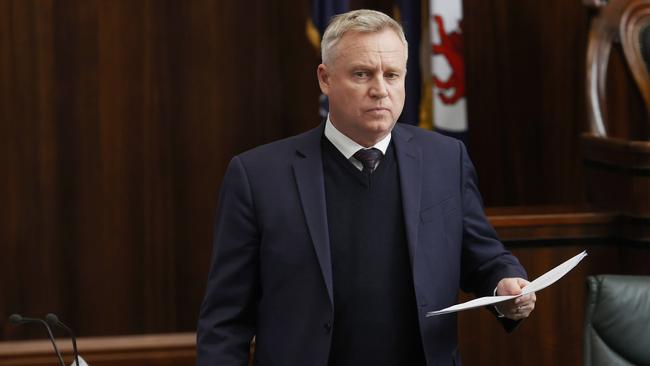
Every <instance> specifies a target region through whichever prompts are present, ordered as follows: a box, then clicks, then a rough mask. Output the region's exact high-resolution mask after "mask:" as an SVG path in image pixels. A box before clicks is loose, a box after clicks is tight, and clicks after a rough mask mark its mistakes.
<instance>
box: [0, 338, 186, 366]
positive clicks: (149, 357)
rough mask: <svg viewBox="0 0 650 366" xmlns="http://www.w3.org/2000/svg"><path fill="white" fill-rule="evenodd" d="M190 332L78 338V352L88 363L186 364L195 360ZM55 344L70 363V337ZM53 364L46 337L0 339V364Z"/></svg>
mask: <svg viewBox="0 0 650 366" xmlns="http://www.w3.org/2000/svg"><path fill="white" fill-rule="evenodd" d="M195 339H196V335H195V334H194V333H173V334H150V335H129V336H113V337H96V338H91V337H89V338H79V339H78V342H77V343H78V348H79V353H80V355H81V356H82V357H83V358H84V360H86V361H87V362H88V364H89V365H91V366H109V365H123V366H136V365H149V366H171V365H174V366H185V365H187V366H190V365H194V364H195V362H196V361H195V360H196V356H195V354H196V350H195V348H196V341H195ZM57 345H58V346H59V349H60V351H61V352H62V353H63V354H64V356H65V357H64V359H65V361H66V364H68V365H69V364H71V363H72V362H73V359H72V345H71V342H70V339H64V338H62V339H58V341H57ZM55 364H57V360H56V357H55V356H54V352H53V350H52V344H51V343H50V342H49V341H46V340H37V341H36V340H35V341H10V342H1V343H0V366H10V365H11V366H27V365H29V366H51V365H55Z"/></svg>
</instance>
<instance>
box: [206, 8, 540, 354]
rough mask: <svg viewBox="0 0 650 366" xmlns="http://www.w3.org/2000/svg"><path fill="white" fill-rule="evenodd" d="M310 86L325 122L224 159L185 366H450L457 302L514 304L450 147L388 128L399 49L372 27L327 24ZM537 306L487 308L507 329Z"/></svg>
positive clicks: (384, 29)
mask: <svg viewBox="0 0 650 366" xmlns="http://www.w3.org/2000/svg"><path fill="white" fill-rule="evenodd" d="M321 48H322V59H323V63H322V64H321V65H319V66H318V81H319V84H320V88H321V90H322V91H323V93H324V94H326V95H327V96H328V97H329V106H330V114H329V117H328V119H327V122H326V123H324V124H322V125H320V126H318V127H317V128H315V129H313V130H311V131H309V132H306V133H304V134H302V135H299V136H294V137H291V138H288V139H285V140H281V141H277V142H274V143H271V144H268V145H264V146H260V147H258V148H255V149H253V150H250V151H248V152H245V153H243V154H241V155H238V156H235V157H234V158H233V159H232V161H231V163H230V165H229V167H228V169H227V171H226V175H225V177H224V181H223V184H222V188H221V194H220V201H219V209H218V212H217V223H216V231H215V239H214V250H213V258H212V267H211V270H210V275H209V279H208V284H207V291H206V295H205V300H204V303H203V306H202V308H201V315H200V320H199V324H198V332H197V365H201V366H208V365H245V364H246V363H247V359H248V353H249V344H250V342H251V339H252V338H253V337H256V350H255V355H254V363H255V364H256V365H280V366H290V365H313V366H326V365H336V366H339V365H343V366H345V365H373V366H376V365H386V366H388V365H453V364H459V363H460V356H459V354H458V349H457V348H458V346H457V335H456V316H455V315H454V314H448V315H442V316H437V317H431V318H426V317H425V314H426V313H427V312H428V311H432V310H438V309H441V308H444V307H447V306H450V305H453V304H454V303H455V302H456V300H457V295H458V290H459V288H460V289H463V290H464V291H469V292H473V293H475V294H476V295H477V296H486V295H493V294H495V293H496V294H498V295H507V294H518V293H519V292H520V291H521V288H522V287H524V286H525V285H526V284H527V281H526V280H525V279H524V278H525V277H526V273H525V271H524V269H523V268H522V266H521V265H520V264H519V262H518V261H517V259H516V258H515V257H514V256H512V255H511V254H510V253H509V252H508V251H506V250H505V249H504V248H503V245H502V244H501V243H500V242H499V241H498V239H497V237H496V234H495V232H494V230H493V229H492V227H491V226H490V224H489V223H488V221H487V219H486V217H485V215H484V212H483V207H482V202H481V198H480V194H479V192H478V190H477V187H476V179H475V173H474V168H473V166H472V163H471V162H470V160H469V158H468V156H467V152H466V151H465V148H464V146H463V145H462V143H460V142H459V141H457V140H454V139H451V138H448V137H444V136H442V135H439V134H437V133H434V132H431V131H425V130H422V129H419V128H416V127H413V126H407V125H396V123H395V122H396V121H397V118H398V117H399V115H400V113H401V112H402V107H403V105H404V97H405V89H404V77H405V74H406V58H407V43H406V40H405V38H404V34H403V32H402V29H401V27H400V25H399V24H398V23H396V22H395V21H394V20H393V19H391V18H390V17H388V16H386V15H385V14H383V13H379V12H376V11H370V10H358V11H352V12H349V13H346V14H342V15H340V16H337V17H335V18H334V19H333V20H332V22H331V24H330V25H329V27H328V28H327V30H326V32H325V34H324V37H323V42H322V47H321ZM534 306H535V295H534V294H531V295H526V296H522V297H519V298H517V299H516V300H512V301H510V302H506V303H502V304H500V305H499V307H498V308H492V309H490V310H491V311H492V312H494V314H495V316H497V317H499V318H500V321H501V322H502V323H503V325H504V327H505V328H506V329H507V330H512V329H514V327H515V326H516V324H517V322H518V321H520V320H521V319H524V318H526V317H528V315H529V314H530V312H531V311H532V310H533V309H534Z"/></svg>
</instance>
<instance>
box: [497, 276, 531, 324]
mask: <svg viewBox="0 0 650 366" xmlns="http://www.w3.org/2000/svg"><path fill="white" fill-rule="evenodd" d="M529 283H530V282H528V281H526V280H524V279H523V278H504V279H502V280H501V281H499V284H498V285H497V291H496V294H497V295H499V296H504V295H519V294H520V293H521V291H522V289H523V288H524V287H526V285H528V284H529ZM536 300H537V297H536V296H535V293H534V292H533V293H530V294H526V295H524V296H520V297H517V298H514V299H512V300H508V301H505V302H502V303H499V304H497V305H496V308H497V310H498V311H499V312H500V313H501V314H503V315H504V316H505V317H506V318H508V319H512V320H521V319H525V318H528V316H529V315H530V313H531V312H532V311H533V310H534V309H535V301H536Z"/></svg>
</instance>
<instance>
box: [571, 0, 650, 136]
mask: <svg viewBox="0 0 650 366" xmlns="http://www.w3.org/2000/svg"><path fill="white" fill-rule="evenodd" d="M584 1H585V3H587V4H589V5H591V6H594V7H602V10H601V12H600V14H599V15H598V16H597V17H596V18H595V19H594V20H593V21H592V23H591V31H590V33H589V46H588V48H587V105H588V118H589V129H590V133H591V134H593V135H595V136H607V135H608V134H607V122H608V119H609V118H608V116H607V103H606V100H605V94H606V81H607V66H608V63H609V57H610V53H611V48H612V42H615V41H620V42H621V45H622V46H623V53H624V54H625V59H626V60H627V65H628V67H629V69H630V72H631V73H632V76H633V78H634V80H635V82H636V85H637V86H638V88H639V91H640V92H641V96H642V98H643V101H644V103H645V106H646V112H648V119H650V0H610V1H600V0H584Z"/></svg>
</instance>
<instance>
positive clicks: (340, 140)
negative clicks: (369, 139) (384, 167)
mask: <svg viewBox="0 0 650 366" xmlns="http://www.w3.org/2000/svg"><path fill="white" fill-rule="evenodd" d="M325 137H326V138H327V139H328V140H329V141H330V142H331V143H332V145H334V147H336V149H337V150H338V151H340V152H341V154H343V156H345V158H346V159H348V161H350V163H352V164H353V165H354V166H355V167H357V169H359V170H363V165H362V164H361V162H360V161H359V160H357V159H356V158H355V157H354V156H353V155H354V153H356V152H357V151H359V150H360V149H371V148H373V147H374V148H376V149H379V151H381V153H382V154H383V155H385V154H386V149H388V144H390V138H391V134H390V133H389V134H388V135H386V137H384V138H383V139H381V140H380V141H379V142H377V143H376V144H375V145H374V146H371V147H363V146H361V145H359V144H358V143H356V142H355V141H353V140H352V139H351V138H349V137H347V136H345V135H344V134H343V133H342V132H341V131H339V130H337V129H336V127H334V125H333V124H332V122H331V121H330V116H329V114H328V115H327V122H325ZM377 166H379V163H377ZM375 168H376V167H375Z"/></svg>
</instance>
